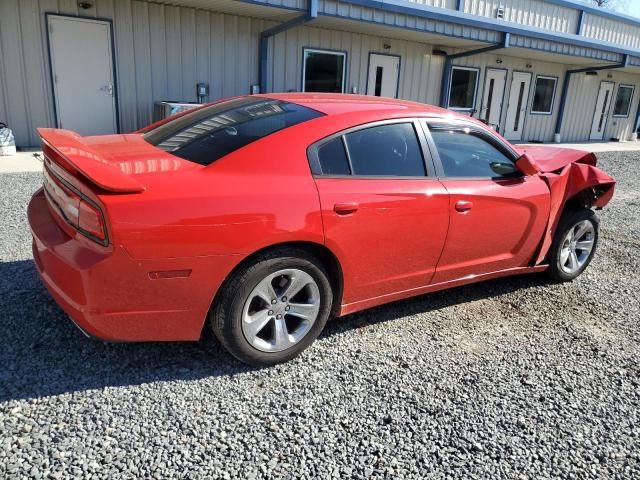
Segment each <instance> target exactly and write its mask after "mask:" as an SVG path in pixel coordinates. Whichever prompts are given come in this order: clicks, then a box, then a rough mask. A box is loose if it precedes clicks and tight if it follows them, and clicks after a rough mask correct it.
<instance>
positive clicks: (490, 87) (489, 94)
mask: <svg viewBox="0 0 640 480" xmlns="http://www.w3.org/2000/svg"><path fill="white" fill-rule="evenodd" d="M506 81H507V71H506V70H501V69H497V68H487V75H486V77H485V80H484V92H483V95H482V107H481V109H480V119H481V120H484V121H485V122H487V125H489V126H491V127H492V128H493V129H494V130H498V127H499V125H500V117H501V115H502V99H503V96H504V87H505V84H506Z"/></svg>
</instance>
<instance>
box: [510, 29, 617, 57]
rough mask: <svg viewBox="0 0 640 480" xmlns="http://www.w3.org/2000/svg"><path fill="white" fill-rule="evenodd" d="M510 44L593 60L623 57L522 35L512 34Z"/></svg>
mask: <svg viewBox="0 0 640 480" xmlns="http://www.w3.org/2000/svg"><path fill="white" fill-rule="evenodd" d="M510 45H511V46H512V47H521V48H530V49H533V50H541V51H543V52H550V53H559V54H561V55H572V56H576V57H586V58H593V59H594V60H598V61H606V62H616V63H621V62H622V59H623V55H622V54H619V53H614V52H608V51H606V50H596V49H593V48H586V47H578V46H575V45H568V44H566V43H558V42H551V41H549V40H539V39H537V38H531V37H523V36H522V35H512V36H511V41H510Z"/></svg>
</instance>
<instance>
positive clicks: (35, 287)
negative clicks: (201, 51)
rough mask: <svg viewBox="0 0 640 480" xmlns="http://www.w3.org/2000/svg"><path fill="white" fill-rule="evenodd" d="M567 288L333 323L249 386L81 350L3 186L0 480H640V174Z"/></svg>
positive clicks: (237, 369)
mask: <svg viewBox="0 0 640 480" xmlns="http://www.w3.org/2000/svg"><path fill="white" fill-rule="evenodd" d="M601 165H602V166H603V167H604V168H605V169H606V170H607V171H608V172H610V173H611V174H613V175H614V176H615V177H616V178H617V179H618V181H619V188H618V191H617V195H616V197H615V199H614V201H613V203H612V205H611V206H610V207H609V208H608V209H607V210H606V211H604V212H603V213H602V237H601V240H602V241H601V247H600V250H599V252H598V255H597V258H596V259H595V260H594V262H593V263H592V265H591V266H590V268H589V269H588V270H587V272H586V273H585V274H584V275H583V276H582V277H580V278H579V279H578V280H576V281H575V282H573V283H571V284H563V285H559V284H551V283H547V281H546V279H545V277H544V276H528V277H521V278H512V279H503V280H498V281H493V282H489V283H484V284H480V285H475V286H469V287H464V288H459V289H456V290H453V291H449V292H442V293H438V294H432V295H427V296H423V297H420V298H418V299H414V300H410V301H404V302H399V303H395V304H393V305H388V306H385V307H381V308H376V309H373V310H370V311H367V312H364V313H361V314H356V315H352V316H349V317H347V318H346V319H343V320H342V321H334V322H332V323H330V324H329V325H328V327H327V331H326V332H325V333H324V334H323V335H322V337H321V338H320V339H319V340H318V341H317V342H316V343H315V344H314V346H312V347H311V348H310V349H309V350H308V351H307V352H305V353H304V354H303V355H302V356H301V357H300V358H298V359H296V360H294V361H292V362H290V363H288V364H285V365H280V366H277V367H274V368H269V369H264V370H255V369H251V368H249V367H246V366H245V365H242V364H240V363H238V362H237V361H235V360H234V359H233V358H231V357H230V356H229V355H227V354H226V353H224V352H223V351H221V349H220V347H218V346H217V345H216V344H215V343H213V341H209V342H208V343H203V344H189V343H174V344H103V343H101V342H99V341H95V340H89V339H86V338H85V337H83V336H82V335H81V334H80V333H79V332H78V331H77V330H76V329H75V327H74V326H73V325H72V324H71V323H70V322H69V321H68V320H67V319H66V318H65V316H64V315H63V313H62V312H61V310H60V309H59V308H58V307H57V306H56V305H55V304H54V302H53V301H52V300H51V299H50V298H49V297H48V295H47V294H46V292H45V291H44V290H43V288H42V287H41V286H40V285H39V283H38V281H37V279H36V276H35V273H34V268H33V265H32V260H31V253H30V238H29V233H28V228H27V224H26V219H25V212H24V210H25V205H26V203H27V201H28V198H29V196H30V194H31V192H33V191H34V190H35V189H36V188H37V186H38V184H39V183H40V177H39V175H37V174H21V175H0V260H1V262H2V263H0V319H1V322H0V477H12V478H17V477H34V478H47V477H50V478H67V477H70V476H76V477H83V478H89V477H94V478H107V477H114V476H122V477H130V478H133V477H138V478H139V477H155V478H167V477H183V478H195V477H205V476H208V477H217V478H303V477H304V478H311V477H316V478H329V477H332V476H334V477H348V476H351V477H353V478H383V477H384V478H482V479H485V478H491V479H495V478H518V479H540V478H559V477H560V478H630V479H631V478H640V418H639V416H640V413H639V411H640V410H639V405H640V362H639V355H638V354H639V353H640V348H639V345H640V327H639V326H638V320H639V318H640V311H639V309H640V307H639V306H640V301H639V295H638V291H640V272H639V271H640V262H639V260H638V255H639V254H640V240H639V238H640V173H639V172H638V170H639V169H640V154H628V153H624V154H623V153H618V154H602V155H601Z"/></svg>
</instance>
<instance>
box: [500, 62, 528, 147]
mask: <svg viewBox="0 0 640 480" xmlns="http://www.w3.org/2000/svg"><path fill="white" fill-rule="evenodd" d="M530 86H531V74H530V73H526V72H513V78H512V80H511V89H510V91H509V104H508V106H507V119H506V121H505V126H504V138H506V139H507V140H512V141H518V140H522V131H523V130H524V119H525V116H526V114H527V104H528V102H529V87H530Z"/></svg>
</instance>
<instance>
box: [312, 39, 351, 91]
mask: <svg viewBox="0 0 640 480" xmlns="http://www.w3.org/2000/svg"><path fill="white" fill-rule="evenodd" d="M303 56H304V60H303V66H302V91H303V92H328V93H344V84H345V79H346V75H345V74H346V69H345V63H346V58H347V54H346V53H345V52H333V51H331V50H314V49H310V48H305V49H304V53H303Z"/></svg>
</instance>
